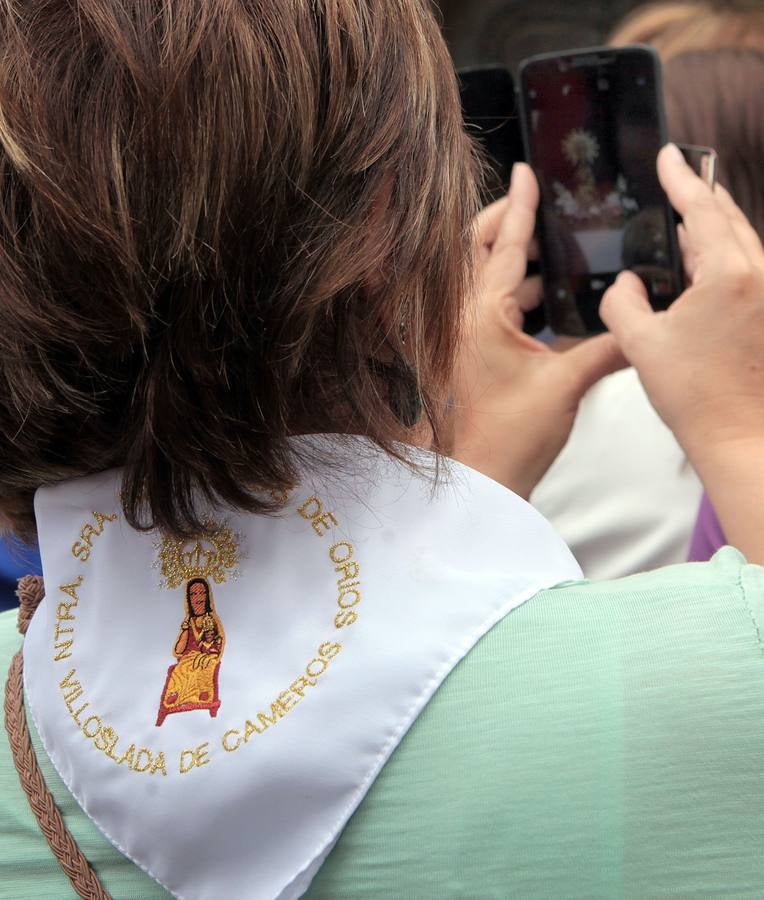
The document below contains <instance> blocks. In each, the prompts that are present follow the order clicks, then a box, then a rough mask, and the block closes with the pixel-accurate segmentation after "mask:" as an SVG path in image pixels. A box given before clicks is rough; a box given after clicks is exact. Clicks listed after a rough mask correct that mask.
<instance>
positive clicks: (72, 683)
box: [58, 669, 167, 775]
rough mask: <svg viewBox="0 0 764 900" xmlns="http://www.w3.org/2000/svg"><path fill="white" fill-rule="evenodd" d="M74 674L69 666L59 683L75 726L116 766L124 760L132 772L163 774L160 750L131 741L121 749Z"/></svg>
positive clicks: (118, 741)
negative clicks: (131, 742) (138, 745)
mask: <svg viewBox="0 0 764 900" xmlns="http://www.w3.org/2000/svg"><path fill="white" fill-rule="evenodd" d="M76 675H77V670H76V669H71V670H70V671H69V672H68V673H67V675H65V676H64V678H62V679H61V681H60V682H59V685H58V687H59V689H60V691H61V695H62V697H63V698H64V704H65V706H66V708H67V710H69V715H70V716H71V717H72V719H73V720H74V722H75V724H76V725H77V728H78V729H79V730H80V731H81V732H82V733H83V734H84V735H85V737H86V738H88V739H89V740H91V741H92V742H93V746H94V747H95V748H96V750H100V751H101V753H103V754H104V755H105V756H108V757H109V759H111V760H113V761H114V762H115V763H116V764H117V765H118V766H121V765H122V764H123V763H127V767H128V769H132V770H133V772H148V773H149V775H156V774H157V773H159V772H161V773H162V775H166V774H167V762H166V760H165V755H164V753H163V752H162V751H161V750H159V751H156V750H151V749H150V748H149V747H137V746H136V744H130V746H129V747H128V748H127V749H126V750H124V751H123V752H120V738H119V735H118V734H117V732H116V731H115V730H114V729H113V728H112V727H111V726H110V725H107V724H106V723H105V722H104V721H103V719H102V718H101V716H99V715H96V714H95V713H94V712H93V711H92V709H91V706H90V701H89V700H85V699H84V693H85V691H84V689H83V687H82V684H81V683H80V681H79V679H77V678H76Z"/></svg>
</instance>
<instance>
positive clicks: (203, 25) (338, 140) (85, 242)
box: [0, 0, 477, 534]
mask: <svg viewBox="0 0 764 900" xmlns="http://www.w3.org/2000/svg"><path fill="white" fill-rule="evenodd" d="M0 44H1V45H2V54H0V509H1V510H2V511H3V512H4V513H5V514H6V515H7V516H8V517H9V519H10V520H11V522H12V525H13V527H14V528H15V530H17V531H18V532H20V533H27V534H28V533H29V532H30V531H31V530H32V528H33V519H32V509H31V497H32V494H33V492H34V490H35V489H36V488H37V487H38V486H40V485H45V484H49V483H52V482H55V481H57V480H60V479H64V478H68V477H71V476H76V475H83V474H87V473H90V472H94V471H99V470H103V469H105V468H108V467H112V466H124V467H125V473H124V493H123V502H124V507H125V512H126V515H127V518H128V520H129V521H130V522H131V523H132V524H134V525H136V526H139V527H149V526H158V527H160V528H162V529H165V530H167V531H171V532H174V533H176V534H188V533H191V532H193V531H196V530H198V529H199V527H200V524H201V522H200V518H201V513H200V511H199V510H200V503H202V502H204V501H206V500H214V501H218V502H223V503H225V504H229V505H233V506H235V507H239V508H243V509H248V510H253V511H265V510H268V509H271V508H272V507H273V503H272V502H271V500H270V499H269V492H274V493H278V492H279V491H281V490H283V489H284V488H286V487H288V486H290V485H291V484H292V483H293V481H294V478H295V459H294V457H293V452H292V451H291V450H290V446H289V444H288V442H287V437H288V436H289V435H290V434H294V433H299V432H315V431H336V432H342V433H363V434H366V435H368V436H370V437H371V438H372V439H374V440H375V441H377V442H378V443H380V444H381V445H382V446H383V447H385V448H386V449H388V450H392V449H393V446H392V442H393V440H395V439H397V438H399V437H401V435H402V434H404V433H405V430H404V429H403V428H402V426H401V425H400V424H399V422H398V421H397V419H396V415H395V411H394V409H395V407H396V403H395V402H394V401H395V398H396V396H398V394H400V391H401V390H404V391H405V390H408V389H410V388H411V387H413V389H415V390H416V391H418V392H419V393H420V395H421V400H422V403H423V408H424V413H425V416H426V418H427V420H428V422H429V425H430V426H431V428H432V431H433V434H434V436H435V446H437V445H438V434H439V427H440V423H439V417H440V408H439V403H440V401H441V400H442V398H443V396H444V383H445V380H446V378H447V377H448V375H449V373H450V368H451V364H452V359H453V353H454V350H455V345H456V341H457V338H458V322H459V318H460V315H461V304H462V299H463V297H464V295H465V292H466V290H467V280H468V276H469V266H468V261H469V257H470V252H471V234H470V227H469V226H470V222H471V220H472V216H473V214H474V212H475V209H476V202H477V201H476V187H475V176H476V167H477V164H476V163H475V157H474V153H473V150H472V147H471V144H470V142H469V140H468V139H467V138H466V136H465V135H464V132H463V129H462V123H461V115H460V109H459V99H458V93H457V88H456V83H455V78H454V75H453V70H452V67H451V63H450V59H449V57H448V54H447V51H446V48H445V45H444V43H443V41H442V39H441V36H440V33H439V31H438V27H437V24H436V22H435V21H434V19H433V16H432V13H431V11H430V9H429V4H428V0H269V2H267V3H264V2H261V0H215V2H209V3H201V2H195V0H153V2H151V3H148V2H137V0H78V2H77V3H72V2H70V0H19V2H16V3H13V4H5V5H4V7H3V12H2V13H1V14H0ZM403 360H405V361H406V363H405V364H404V363H403ZM377 362H379V363H380V364H379V365H377V364H376V363H377ZM390 363H393V364H392V365H391V364H390ZM412 369H413V371H414V372H415V373H416V379H415V380H414V381H412V379H411V377H410V372H411V371H412ZM407 379H408V381H407ZM397 381H402V382H403V384H402V385H401V384H398V383H397ZM391 407H392V408H391ZM264 497H265V499H264Z"/></svg>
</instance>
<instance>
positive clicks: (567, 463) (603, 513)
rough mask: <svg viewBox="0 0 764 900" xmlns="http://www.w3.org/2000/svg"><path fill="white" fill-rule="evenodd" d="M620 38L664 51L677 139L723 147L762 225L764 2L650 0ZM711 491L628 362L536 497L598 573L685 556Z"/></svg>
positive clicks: (735, 183)
mask: <svg viewBox="0 0 764 900" xmlns="http://www.w3.org/2000/svg"><path fill="white" fill-rule="evenodd" d="M743 33H745V41H744V42H743V41H742V40H741V41H739V38H740V36H741V35H742V34H743ZM611 41H612V42H613V43H614V44H617V45H620V44H626V43H635V42H636V43H639V42H643V43H648V42H649V43H653V44H654V46H655V47H656V49H658V51H659V52H660V53H661V55H662V57H663V60H664V72H663V76H664V93H665V98H666V117H667V124H668V131H669V136H670V138H671V139H672V140H675V141H677V142H683V143H690V144H700V145H705V146H711V147H714V148H715V149H716V150H717V152H718V154H719V163H720V164H719V180H720V181H721V183H722V184H725V185H727V186H728V187H729V188H730V189H731V191H732V193H733V196H735V197H737V198H738V199H739V202H740V203H741V205H742V207H743V209H744V210H745V212H746V214H747V215H748V216H749V218H750V219H751V221H752V222H753V224H754V226H755V227H757V229H759V231H760V233H762V232H761V227H762V225H763V224H764V223H762V219H761V215H762V214H761V206H762V203H764V182H762V178H761V174H760V173H761V171H762V170H763V168H764V132H763V131H762V128H761V118H760V116H759V115H758V96H759V93H760V91H761V90H762V88H763V87H764V69H763V68H762V62H761V56H760V55H759V51H758V50H756V49H739V48H738V47H737V42H738V41H739V42H740V43H741V44H742V43H744V44H745V46H747V47H749V48H755V47H757V46H758V47H761V48H764V19H763V18H762V13H761V9H760V8H759V7H751V8H746V7H744V6H743V5H741V6H740V7H738V8H735V7H733V6H731V5H728V4H721V5H711V4H704V3H693V2H686V3H664V4H650V5H649V6H647V7H644V8H641V9H638V10H636V11H635V12H634V13H633V14H632V15H631V16H630V17H629V18H628V19H627V20H626V21H625V22H624V24H623V25H622V26H621V27H619V28H617V29H616V31H615V32H614V34H613V36H612V38H611ZM688 48H695V49H694V50H692V52H688ZM698 48H705V49H698ZM725 48H726V49H725ZM677 54H679V55H677ZM567 343H568V339H562V345H565V344H567ZM701 495H702V486H701V484H700V481H699V480H698V478H697V476H696V474H695V472H694V471H693V469H692V466H691V465H690V464H689V461H688V459H687V457H686V454H685V452H684V450H683V449H682V448H681V446H680V445H679V444H678V443H677V441H676V439H675V438H674V436H673V435H672V434H671V432H670V431H669V430H668V429H667V428H666V427H665V425H664V423H663V422H662V421H661V420H660V418H659V417H658V416H657V415H656V413H655V411H654V409H653V407H652V405H651V403H650V402H649V400H648V398H647V397H646V396H645V393H644V391H643V389H642V387H641V385H640V383H639V379H638V377H637V373H636V372H635V371H634V369H626V370H624V371H622V372H618V373H616V374H614V375H612V376H610V377H609V378H606V379H604V380H603V381H602V382H601V383H599V384H598V385H596V386H595V387H594V388H593V389H592V390H591V391H590V392H589V394H588V395H587V396H586V397H585V398H584V401H583V403H582V405H581V411H580V414H579V416H578V418H577V421H576V425H575V427H574V429H573V432H572V434H571V439H570V441H569V443H568V445H567V446H566V448H565V449H564V450H563V452H562V453H561V454H560V456H559V457H558V459H557V460H556V462H555V463H554V465H553V466H552V467H551V468H550V470H549V472H548V474H547V476H546V477H545V478H544V479H543V480H542V481H541V482H540V484H539V485H538V487H537V488H536V490H535V492H534V494H533V497H532V502H533V503H534V505H535V506H536V507H537V508H538V509H539V510H540V511H541V512H542V513H543V514H544V515H545V516H546V517H547V518H548V519H549V520H550V521H551V522H553V523H554V525H555V527H556V528H557V529H558V530H559V531H560V534H561V535H562V536H563V537H564V539H565V540H566V542H567V543H568V545H569V546H570V547H571V549H572V550H573V552H574V554H575V556H576V558H577V559H578V561H579V562H580V563H581V566H582V568H583V570H584V572H585V573H586V575H587V576H589V577H590V578H594V579H600V578H612V577H617V576H620V575H627V574H630V573H633V572H639V571H646V570H647V569H650V568H653V567H655V566H658V565H666V564H670V563H674V562H680V561H682V560H685V559H687V555H688V550H689V547H690V541H691V536H692V534H693V529H694V526H695V522H696V518H697V511H698V507H699V505H700V501H701ZM714 549H717V547H714ZM709 555H710V554H708V553H707V554H706V555H705V556H704V557H703V558H708V557H709Z"/></svg>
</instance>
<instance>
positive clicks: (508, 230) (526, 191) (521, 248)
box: [492, 163, 539, 267]
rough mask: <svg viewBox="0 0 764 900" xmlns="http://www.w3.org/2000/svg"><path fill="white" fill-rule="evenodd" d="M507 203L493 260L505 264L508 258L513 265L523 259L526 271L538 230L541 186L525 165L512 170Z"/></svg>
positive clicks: (494, 248)
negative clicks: (535, 232) (537, 212)
mask: <svg viewBox="0 0 764 900" xmlns="http://www.w3.org/2000/svg"><path fill="white" fill-rule="evenodd" d="M507 201H508V203H507V208H506V210H505V214H504V218H503V219H502V222H501V225H500V226H499V231H498V234H497V235H496V240H495V241H494V245H493V252H492V256H493V257H495V258H496V259H497V261H506V259H507V257H510V258H511V259H512V260H513V261H514V260H515V259H520V258H521V259H522V264H523V267H524V266H525V263H526V260H527V258H528V247H529V246H530V243H531V240H532V238H533V232H534V229H535V227H536V210H537V208H538V204H539V188H538V182H537V181H536V176H535V175H534V174H533V171H532V170H531V167H530V166H529V165H527V164H526V163H515V165H514V166H513V168H512V183H511V185H510V188H509V196H508V197H507Z"/></svg>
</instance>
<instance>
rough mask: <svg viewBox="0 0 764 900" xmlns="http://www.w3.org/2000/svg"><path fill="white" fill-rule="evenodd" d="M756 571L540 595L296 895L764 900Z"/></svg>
mask: <svg viewBox="0 0 764 900" xmlns="http://www.w3.org/2000/svg"><path fill="white" fill-rule="evenodd" d="M763 604H764V570H762V569H760V568H758V567H754V566H745V565H744V560H743V559H742V557H740V555H739V554H738V553H737V552H736V551H733V550H729V549H728V550H725V551H722V552H721V553H720V554H718V555H717V556H716V557H715V560H714V561H713V562H712V563H710V564H704V565H699V564H694V565H683V566H677V567H671V568H667V569H664V570H662V571H660V572H658V573H654V574H651V575H640V576H636V577H633V578H629V579H624V580H621V581H618V582H611V583H602V584H590V585H571V586H568V587H564V588H559V589H557V590H554V591H547V592H545V593H544V594H541V595H539V596H538V597H536V598H534V599H533V600H532V601H530V602H528V603H526V604H525V605H524V606H522V607H520V608H519V609H517V610H515V611H514V612H513V613H512V614H511V615H510V616H508V617H507V618H506V619H505V620H504V621H503V622H502V623H501V624H500V625H499V626H497V627H496V628H494V629H493V630H492V631H491V632H490V633H489V634H488V635H486V636H485V638H484V639H483V640H482V641H481V642H480V644H479V645H478V647H477V648H476V649H475V651H473V653H471V654H470V655H469V656H468V657H467V658H466V659H465V660H464V661H463V662H462V663H461V664H460V665H459V666H458V668H457V669H456V670H455V671H454V672H453V673H452V675H451V676H450V678H449V679H448V680H447V681H446V682H445V683H444V684H443V686H442V688H441V689H440V691H439V692H438V694H437V696H436V697H435V698H434V700H433V701H432V702H431V703H430V704H429V705H428V706H427V708H426V709H425V710H424V712H423V713H422V715H421V716H420V717H419V719H418V720H417V721H416V722H415V723H414V725H413V727H412V728H411V730H410V732H409V734H408V735H407V737H406V739H405V740H404V741H403V742H402V744H401V745H400V747H399V749H398V751H397V753H396V754H395V756H394V757H393V758H392V760H391V761H390V763H389V764H388V765H387V766H386V768H385V769H384V770H383V772H382V773H381V774H380V777H379V778H378V779H377V781H376V783H375V784H374V785H373V787H372V789H371V791H370V792H369V794H368V795H367V797H366V799H365V801H364V803H363V804H362V805H361V807H360V808H359V810H358V812H357V813H356V815H355V817H354V818H353V820H352V821H351V822H350V823H349V825H348V827H347V828H346V829H345V831H344V833H343V834H342V836H341V838H340V840H339V842H338V843H337V845H336V847H335V849H334V851H333V853H332V855H331V857H330V858H329V859H328V860H327V862H326V864H325V865H324V867H323V868H322V869H321V871H320V872H319V874H318V877H317V878H316V880H315V881H314V883H313V886H312V889H311V891H310V893H309V894H308V896H309V897H310V898H312V900H318V898H321V900H328V898H332V900H342V898H348V900H350V898H358V897H366V896H368V897H416V898H436V897H437V898H465V897H469V898H507V897H517V898H523V900H542V898H543V900H584V898H587V900H591V898H602V900H605V898H607V900H613V898H627V897H628V898H634V900H645V898H659V897H671V898H677V897H683V898H688V900H689V898H699V897H708V898H711V897H713V898H717V897H722V896H723V897H736V898H742V897H749V898H758V900H760V898H761V897H764V854H762V853H761V847H762V843H763V842H764V817H762V815H761V812H760V809H759V803H760V798H761V797H762V796H764V740H763V739H764V656H763V655H762V646H761V644H760V641H759V636H758V632H757V627H756V625H755V622H754V618H756V619H757V620H758V621H759V622H762V621H764V618H762V612H764V610H763V609H762V606H763Z"/></svg>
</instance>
